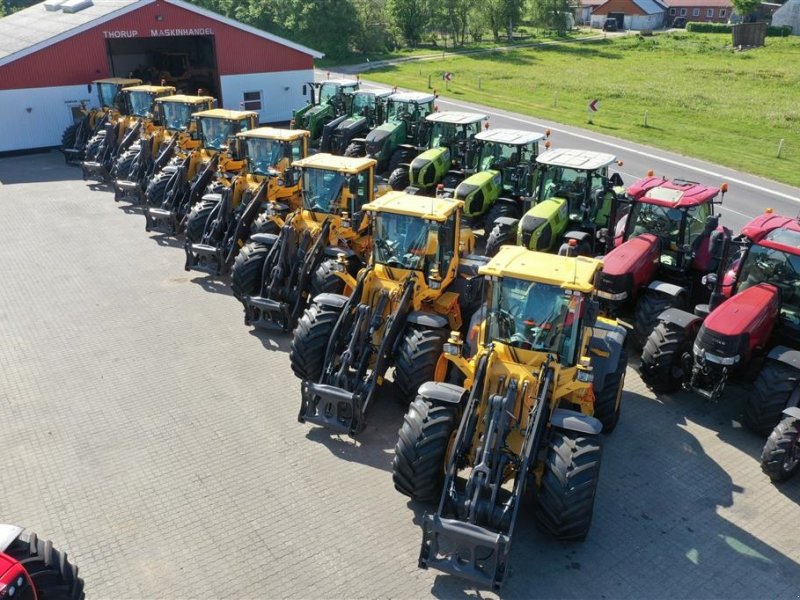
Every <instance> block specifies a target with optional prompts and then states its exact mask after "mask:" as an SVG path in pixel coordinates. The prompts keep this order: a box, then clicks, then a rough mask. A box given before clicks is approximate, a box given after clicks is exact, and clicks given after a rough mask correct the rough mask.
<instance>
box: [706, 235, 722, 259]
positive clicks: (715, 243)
mask: <svg viewBox="0 0 800 600" xmlns="http://www.w3.org/2000/svg"><path fill="white" fill-rule="evenodd" d="M726 238H727V235H726V232H724V231H716V230H715V231H713V232H712V233H711V237H710V239H709V240H708V250H709V252H710V254H711V256H712V257H713V258H714V260H722V257H723V255H724V254H725V244H726V243H727V240H726Z"/></svg>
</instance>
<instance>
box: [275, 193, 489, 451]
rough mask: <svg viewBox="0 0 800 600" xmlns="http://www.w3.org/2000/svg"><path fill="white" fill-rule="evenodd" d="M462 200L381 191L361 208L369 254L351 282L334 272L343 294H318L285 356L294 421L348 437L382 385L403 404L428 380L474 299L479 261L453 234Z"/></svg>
mask: <svg viewBox="0 0 800 600" xmlns="http://www.w3.org/2000/svg"><path fill="white" fill-rule="evenodd" d="M463 207H464V205H463V203H462V202H460V201H458V200H454V199H452V198H430V197H424V196H417V195H411V194H406V193H404V192H390V193H389V194H386V195H385V196H382V197H381V198H379V199H378V200H376V201H374V202H372V203H371V204H369V205H367V206H365V207H364V210H365V211H367V212H368V213H369V216H370V219H371V227H372V256H371V259H370V262H369V265H368V266H367V267H365V268H364V269H362V271H361V272H360V273H359V274H358V277H357V278H353V277H352V275H350V274H348V273H347V269H346V268H345V265H344V264H342V266H341V267H340V268H339V270H338V271H337V274H338V275H339V276H340V278H341V279H343V280H344V282H345V287H346V289H347V290H352V293H350V294H349V296H348V295H343V294H335V293H324V294H320V295H318V296H316V297H314V299H313V303H312V304H311V306H310V307H309V308H308V310H307V311H306V312H305V314H304V315H303V317H302V318H301V319H300V321H299V323H298V325H297V328H296V329H295V331H294V338H293V340H292V345H291V351H290V354H289V359H290V363H291V366H292V370H293V371H294V373H295V375H297V376H298V377H299V378H300V379H302V380H303V383H302V402H301V407H300V413H299V416H298V418H299V421H300V422H301V423H305V422H308V423H313V424H315V425H319V426H322V427H327V428H328V429H331V430H332V431H335V432H339V433H347V434H350V435H352V436H355V435H357V434H358V433H359V432H360V431H362V430H363V429H364V426H365V424H366V416H367V412H368V410H369V407H370V405H371V404H372V402H373V400H374V399H375V398H376V397H377V395H378V393H379V390H380V389H381V388H382V387H383V386H385V385H386V384H387V380H386V379H385V378H386V373H387V370H388V369H389V368H390V367H394V384H395V387H396V389H397V390H398V391H399V393H400V396H401V397H402V398H404V399H406V400H407V401H408V402H410V401H411V400H413V398H414V397H415V396H416V393H417V388H418V387H419V385H420V384H421V383H423V382H425V381H427V380H428V379H431V378H432V377H433V375H434V368H435V366H436V364H437V361H438V359H439V356H440V354H441V352H442V345H443V344H444V342H445V341H446V340H447V336H448V333H449V332H450V331H451V330H460V329H461V328H462V327H463V326H464V323H465V322H469V318H470V315H471V314H472V312H473V311H474V310H475V308H476V307H477V304H478V302H479V301H480V293H479V290H478V289H477V288H476V280H478V283H479V279H478V278H477V270H476V269H477V264H479V263H480V262H481V261H480V260H475V259H471V258H467V257H466V256H464V257H462V254H464V255H467V254H468V253H469V252H470V251H471V250H472V249H473V248H474V244H475V238H474V235H473V234H472V231H471V230H469V229H466V228H462V216H463V214H462V213H463Z"/></svg>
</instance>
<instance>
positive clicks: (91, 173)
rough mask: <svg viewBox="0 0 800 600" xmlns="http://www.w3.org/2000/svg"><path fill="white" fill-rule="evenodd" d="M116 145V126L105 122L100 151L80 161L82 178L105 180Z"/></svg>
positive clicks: (112, 160)
mask: <svg viewBox="0 0 800 600" xmlns="http://www.w3.org/2000/svg"><path fill="white" fill-rule="evenodd" d="M116 146H117V126H116V125H115V124H113V123H106V125H105V138H104V139H103V141H102V142H101V148H100V151H99V152H98V154H97V155H96V156H93V157H91V158H89V157H87V158H89V160H84V161H82V162H81V171H82V172H83V180H84V181H86V180H88V179H95V180H98V181H105V179H106V177H107V176H108V172H109V171H110V169H111V164H112V163H113V162H114V150H115V148H116Z"/></svg>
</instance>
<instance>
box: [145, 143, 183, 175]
mask: <svg viewBox="0 0 800 600" xmlns="http://www.w3.org/2000/svg"><path fill="white" fill-rule="evenodd" d="M177 145H178V134H177V133H173V134H172V137H171V138H170V139H169V141H168V142H167V143H166V144H164V145H163V146H162V147H161V149H160V150H159V151H158V156H156V159H155V160H154V161H153V163H152V165H150V169H149V170H148V172H147V176H148V177H150V176H152V175H153V174H154V173H157V172H159V171H160V170H161V169H163V168H164V167H166V166H167V163H168V162H169V161H170V160H171V159H172V157H173V156H174V154H175V147H176V146H177Z"/></svg>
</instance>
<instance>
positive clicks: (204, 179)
mask: <svg viewBox="0 0 800 600" xmlns="http://www.w3.org/2000/svg"><path fill="white" fill-rule="evenodd" d="M189 161H190V157H188V156H187V157H186V159H185V160H184V162H183V164H182V165H180V166H179V167H178V168H177V169H176V170H175V173H174V174H173V175H172V177H171V178H170V181H169V183H168V184H167V190H166V193H165V195H164V201H163V202H162V203H161V207H160V208H153V207H150V206H147V205H145V207H144V217H145V226H144V228H145V231H160V232H162V233H167V234H170V235H177V234H179V233H180V232H181V231H182V230H183V227H184V225H185V224H186V223H185V221H186V215H187V213H188V212H189V208H190V207H191V206H192V204H194V203H195V202H196V201H197V200H199V199H200V195H201V194H202V193H203V191H204V190H205V189H206V187H208V184H209V183H211V181H212V180H213V178H214V174H215V173H216V171H217V164H218V162H219V154H215V155H214V156H213V157H212V158H211V160H209V161H208V163H207V164H206V166H205V168H204V169H203V170H202V171H201V172H200V174H199V175H198V176H197V177H196V178H195V180H194V182H192V183H191V184H189V182H188V175H187V171H188V169H189Z"/></svg>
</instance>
